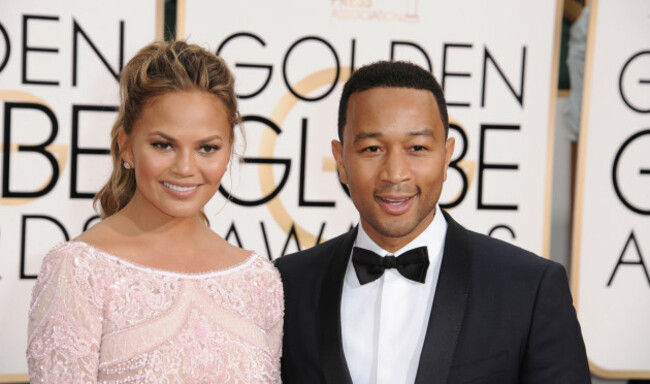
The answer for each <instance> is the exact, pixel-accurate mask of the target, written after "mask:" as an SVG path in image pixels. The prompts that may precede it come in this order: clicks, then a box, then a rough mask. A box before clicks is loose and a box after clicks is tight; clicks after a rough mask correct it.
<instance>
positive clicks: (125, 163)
mask: <svg viewBox="0 0 650 384" xmlns="http://www.w3.org/2000/svg"><path fill="white" fill-rule="evenodd" d="M122 165H124V169H131V164H129V163H127V162H126V161H125V162H124V163H123V164H122Z"/></svg>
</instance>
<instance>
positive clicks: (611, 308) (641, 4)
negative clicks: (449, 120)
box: [573, 0, 650, 378]
mask: <svg viewBox="0 0 650 384" xmlns="http://www.w3.org/2000/svg"><path fill="white" fill-rule="evenodd" d="M592 3H593V4H592V10H591V20H590V35H589V45H588V50H587V63H586V71H585V90H584V97H583V108H582V116H583V119H582V126H581V130H580V161H579V170H578V175H579V176H578V191H577V195H576V203H577V206H576V216H575V228H574V233H575V239H574V240H575V242H574V249H573V293H574V299H575V302H576V305H577V308H578V316H579V319H580V323H581V325H582V331H583V335H584V338H585V343H586V346H587V354H588V355H589V360H590V362H591V368H592V371H593V372H594V373H596V374H598V375H600V376H604V377H612V378H628V377H637V378H650V2H648V1H645V0H626V1H618V0H597V1H593V2H592Z"/></svg>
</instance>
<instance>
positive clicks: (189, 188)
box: [163, 181, 198, 192]
mask: <svg viewBox="0 0 650 384" xmlns="http://www.w3.org/2000/svg"><path fill="white" fill-rule="evenodd" d="M163 185H164V186H165V187H167V188H169V189H171V190H172V191H179V192H187V191H191V190H194V189H196V188H197V187H198V185H194V186H191V187H181V186H178V185H174V184H169V183H168V182H166V181H163Z"/></svg>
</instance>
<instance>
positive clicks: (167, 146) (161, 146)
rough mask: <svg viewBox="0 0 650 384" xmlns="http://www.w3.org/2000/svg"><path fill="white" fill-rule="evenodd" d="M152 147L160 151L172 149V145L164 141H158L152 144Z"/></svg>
mask: <svg viewBox="0 0 650 384" xmlns="http://www.w3.org/2000/svg"><path fill="white" fill-rule="evenodd" d="M151 145H152V146H153V147H154V148H158V149H170V148H171V147H172V145H171V144H170V143H165V142H163V141H156V142H153V143H151Z"/></svg>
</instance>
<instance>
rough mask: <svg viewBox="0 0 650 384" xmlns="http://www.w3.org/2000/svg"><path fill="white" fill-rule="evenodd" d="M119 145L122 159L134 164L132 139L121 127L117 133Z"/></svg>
mask: <svg viewBox="0 0 650 384" xmlns="http://www.w3.org/2000/svg"><path fill="white" fill-rule="evenodd" d="M117 145H118V146H119V147H120V153H119V156H120V157H121V158H122V161H124V162H127V163H129V164H131V166H133V153H132V151H131V141H130V140H129V135H127V134H126V132H124V130H123V129H120V131H119V132H118V133H117Z"/></svg>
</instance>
